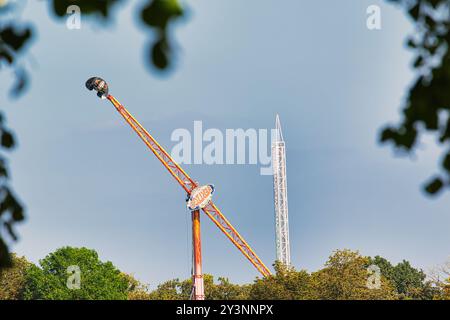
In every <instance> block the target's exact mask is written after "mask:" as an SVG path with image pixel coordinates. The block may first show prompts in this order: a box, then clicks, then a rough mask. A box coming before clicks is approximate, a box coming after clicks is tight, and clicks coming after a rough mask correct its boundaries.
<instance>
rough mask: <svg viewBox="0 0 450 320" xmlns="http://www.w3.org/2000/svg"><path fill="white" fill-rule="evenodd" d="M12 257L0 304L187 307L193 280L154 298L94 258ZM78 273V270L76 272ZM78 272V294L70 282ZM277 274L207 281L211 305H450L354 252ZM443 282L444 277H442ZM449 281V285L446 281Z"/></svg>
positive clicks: (163, 287) (394, 268) (417, 275)
mask: <svg viewBox="0 0 450 320" xmlns="http://www.w3.org/2000/svg"><path fill="white" fill-rule="evenodd" d="M12 257H13V259H12V260H13V264H12V265H13V267H12V268H8V269H5V270H3V271H2V273H1V274H0V300H5V299H8V300H11V299H16V300H17V299H52V300H77V299H88V300H105V299H107V300H125V299H128V300H188V299H189V298H190V296H191V290H192V280H191V279H185V280H180V279H172V280H168V281H165V282H163V283H161V284H159V285H157V286H156V287H155V288H154V289H153V290H150V286H149V285H148V284H144V283H142V282H140V281H139V280H137V279H136V278H134V276H132V275H131V274H128V273H125V272H123V271H120V270H118V269H117V268H116V267H115V266H114V265H113V264H112V263H111V262H102V261H101V260H100V259H99V258H98V254H97V252H96V251H95V250H92V249H87V248H72V247H64V248H60V249H58V250H56V251H55V252H53V253H50V254H49V255H47V256H46V257H45V258H44V259H42V260H40V262H39V265H38V266H37V265H34V264H33V263H31V262H28V261H27V260H26V259H25V258H24V257H21V258H19V257H17V256H16V255H12ZM373 265H377V266H379V270H380V272H381V273H380V275H379V276H380V279H379V280H380V281H379V283H378V285H379V286H375V287H373V286H370V285H369V282H370V276H371V273H369V267H370V266H373ZM74 266H76V267H77V268H73V267H74ZM77 269H78V270H79V275H80V278H79V286H78V287H72V286H71V284H76V281H72V277H73V276H74V273H73V270H77ZM274 269H275V273H274V274H273V275H271V276H268V277H265V278H256V279H255V280H254V281H253V282H252V283H247V284H235V283H232V282H231V281H230V280H229V279H228V278H225V277H218V278H217V281H216V280H215V279H214V276H212V275H210V274H204V286H205V298H206V299H207V300H247V299H252V300H317V299H320V300H396V299H423V300H431V299H450V279H448V280H443V281H435V282H434V283H432V282H431V281H428V280H426V275H425V273H424V272H423V271H422V270H420V269H416V268H414V267H412V266H411V264H410V263H409V262H408V261H406V260H403V261H402V262H400V263H398V264H397V265H393V264H391V263H390V262H389V261H388V260H387V259H385V258H382V257H380V256H376V257H373V258H372V257H366V256H363V255H361V254H360V253H358V252H357V251H351V250H347V249H344V250H337V251H335V252H333V253H332V255H331V256H330V257H329V259H328V261H327V262H326V263H325V265H324V267H323V268H322V269H320V270H317V271H315V272H311V273H310V272H308V271H306V270H300V271H297V270H296V269H295V268H294V267H292V266H290V267H287V266H285V265H283V264H281V263H280V262H275V263H274ZM444 274H445V273H444ZM445 279H447V278H445Z"/></svg>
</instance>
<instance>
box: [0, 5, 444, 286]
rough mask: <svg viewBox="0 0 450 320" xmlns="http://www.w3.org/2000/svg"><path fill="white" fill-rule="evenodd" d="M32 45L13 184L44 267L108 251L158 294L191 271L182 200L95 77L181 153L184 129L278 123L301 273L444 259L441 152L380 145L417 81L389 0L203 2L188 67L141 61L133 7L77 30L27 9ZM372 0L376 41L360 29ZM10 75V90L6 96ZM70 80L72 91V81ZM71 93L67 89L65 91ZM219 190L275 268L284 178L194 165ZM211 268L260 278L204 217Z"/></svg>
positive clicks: (190, 34)
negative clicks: (66, 255)
mask: <svg viewBox="0 0 450 320" xmlns="http://www.w3.org/2000/svg"><path fill="white" fill-rule="evenodd" d="M28 3H29V4H28V6H27V8H26V10H25V11H24V12H23V14H22V19H23V20H32V21H33V22H34V23H35V25H36V27H37V29H38V40H39V41H36V42H35V43H34V44H33V46H32V47H30V53H31V58H28V59H27V60H25V64H26V65H27V66H28V67H29V69H30V70H31V76H32V84H31V87H30V90H29V91H28V92H27V94H26V95H25V96H24V97H23V98H21V99H19V100H17V101H12V100H9V99H8V98H7V97H6V96H5V95H3V96H2V97H1V98H0V103H1V105H2V106H6V115H7V120H8V124H9V125H10V126H11V127H12V128H14V130H15V132H16V134H17V137H18V140H19V147H18V148H17V149H16V150H15V151H14V152H13V154H12V155H11V157H10V159H11V170H12V177H13V179H12V183H13V186H14V189H15V190H16V192H17V193H18V195H20V197H21V199H22V200H23V202H24V203H25V204H26V208H27V216H28V219H27V221H26V223H24V224H23V225H21V226H20V227H19V228H18V231H19V233H20V235H21V239H20V242H18V243H17V244H16V245H14V247H13V249H14V251H16V252H18V253H19V254H21V255H25V256H27V257H28V258H29V259H30V260H32V261H34V262H36V261H38V259H40V258H42V257H44V256H45V255H46V254H48V253H49V252H51V251H53V250H55V249H56V248H58V247H61V246H66V245H70V246H86V247H89V248H93V249H95V250H97V251H98V252H99V254H100V256H101V258H102V259H105V260H111V261H112V262H113V263H114V264H115V265H116V266H118V267H119V268H120V269H121V270H123V271H125V272H128V273H133V274H134V275H135V276H136V277H137V278H138V279H140V280H142V281H144V282H147V283H150V284H151V285H152V287H153V288H154V286H155V285H156V284H157V283H159V282H162V281H164V280H167V279H171V278H176V277H179V278H187V277H188V276H189V274H190V238H189V237H190V233H189V232H188V230H189V214H188V212H187V210H186V208H185V202H184V198H185V195H184V194H183V192H182V191H181V189H180V187H179V186H178V185H177V184H176V183H175V182H174V181H173V180H172V179H171V178H170V176H169V175H168V173H167V172H166V171H165V170H164V169H163V168H162V166H161V165H160V164H159V163H158V161H157V160H156V158H154V156H153V155H152V154H151V153H149V151H148V150H147V149H146V148H145V146H144V145H143V143H142V142H141V141H140V140H139V139H138V138H137V137H136V136H135V135H134V134H133V133H132V132H131V130H130V129H129V128H128V127H127V126H126V125H125V123H124V122H123V120H122V119H121V118H120V117H119V115H118V114H117V113H116V112H115V110H114V109H113V107H112V106H111V105H110V104H109V103H107V102H106V101H100V100H98V99H97V98H96V97H95V96H94V95H93V94H92V93H90V92H88V91H87V90H86V89H85V88H84V82H85V80H86V79H87V78H88V77H90V76H93V75H99V76H102V77H104V78H105V79H107V80H108V82H109V84H110V87H111V92H112V93H113V94H114V95H115V96H116V97H117V98H118V99H119V100H120V101H121V102H122V103H123V104H124V105H125V106H126V107H127V108H128V109H129V110H130V111H131V112H132V113H133V114H134V115H135V116H136V117H137V118H138V119H139V120H140V121H141V123H142V124H143V125H144V126H145V127H146V128H147V129H148V130H149V131H150V132H151V133H152V134H153V135H154V136H155V137H156V138H157V139H158V140H159V141H160V143H161V144H163V145H164V146H167V148H168V149H169V150H170V149H171V147H173V146H174V145H175V143H174V142H172V141H170V135H171V133H172V131H173V130H175V129H177V128H187V129H189V130H192V128H193V121H194V120H202V121H203V126H204V127H205V129H206V128H219V129H221V130H225V129H226V128H271V127H273V125H274V121H275V114H276V113H279V114H280V117H281V121H282V124H283V133H284V138H285V140H286V143H287V159H288V163H287V166H288V167H287V170H288V188H289V210H290V211H289V214H290V230H291V247H292V252H291V256H292V262H293V264H294V265H295V267H297V268H298V269H307V270H309V271H314V270H317V269H318V268H320V267H321V266H322V265H323V263H324V262H325V261H326V260H327V258H328V256H329V255H330V254H331V252H332V251H333V250H335V249H339V248H350V249H358V250H360V251H361V253H363V254H365V255H377V254H379V255H382V256H384V257H386V258H387V259H389V260H391V261H392V262H394V263H396V262H399V261H401V260H402V259H407V260H409V261H411V263H412V264H413V265H416V266H418V267H421V268H423V269H425V270H427V269H428V268H430V267H433V266H434V265H436V264H440V263H443V262H444V261H445V260H446V259H447V258H448V256H449V254H450V233H449V232H448V226H449V225H450V212H449V209H448V208H449V204H450V198H449V195H448V194H444V195H443V196H441V197H439V198H438V199H430V198H428V197H426V196H424V195H423V193H422V192H421V185H422V183H423V182H424V181H425V180H426V179H427V178H428V177H429V176H430V175H431V174H432V173H434V172H435V170H436V169H437V163H438V160H439V158H438V156H439V150H437V149H436V147H434V140H433V138H426V139H424V141H423V142H422V144H421V148H420V150H419V151H418V152H416V154H415V156H414V157H411V158H408V157H407V158H398V157H395V156H394V153H393V152H392V150H391V149H390V148H388V147H381V146H380V145H378V144H377V136H378V132H379V129H380V128H381V127H382V126H383V125H385V124H386V123H389V122H391V123H395V122H396V121H397V120H398V117H399V107H400V106H401V103H402V101H403V99H404V96H405V92H406V91H405V90H406V88H407V87H408V86H409V85H410V84H411V82H412V81H413V79H414V74H413V73H412V71H411V69H410V63H411V59H412V56H411V54H410V53H409V52H408V51H407V50H406V49H405V48H404V42H405V37H406V35H407V34H408V33H410V32H412V26H411V24H410V23H409V22H408V20H406V18H405V17H404V15H403V12H402V11H401V10H399V9H397V8H395V7H393V6H390V5H387V4H385V3H384V1H377V0H372V1H362V0H342V1H334V0H328V1H324V0H323V1H317V0H314V1H312V0H311V1H309V0H308V1H307V0H302V1H298V0H290V1H283V5H282V6H281V5H280V3H279V2H277V1H273V0H270V1H269V0H258V1H256V0H251V1H250V0H249V1H245V2H242V1H237V0H227V1H224V0H215V1H210V0H209V1H208V0H198V1H189V2H188V5H189V11H190V14H189V18H188V19H186V21H185V22H182V23H179V24H178V25H177V27H176V28H175V30H174V31H175V33H174V35H175V39H176V43H177V46H178V47H179V51H178V56H177V62H176V68H175V69H174V70H173V72H171V73H170V74H168V75H165V76H161V75H158V74H157V73H155V72H154V71H151V70H150V69H149V68H148V67H146V58H145V52H146V51H145V48H146V45H147V43H148V39H149V36H148V34H146V32H145V31H144V30H143V29H142V28H141V26H140V24H139V22H138V21H137V19H136V17H137V8H139V5H138V4H137V2H135V1H132V3H131V4H130V1H128V3H129V4H128V5H127V6H126V7H125V8H124V10H121V11H120V12H117V14H116V18H115V22H114V23H112V24H111V25H109V26H108V27H107V28H104V27H102V26H101V25H99V24H96V23H91V22H89V21H83V25H82V28H81V30H72V31H69V30H68V29H67V28H66V26H65V21H64V20H62V21H56V20H54V19H49V18H48V13H49V11H48V8H47V7H46V4H45V2H36V1H28ZM370 4H378V5H380V7H381V10H382V11H381V13H382V30H379V31H369V30H368V29H367V28H366V8H367V7H368V6H369V5H370ZM10 81H11V78H10V74H8V73H5V72H3V73H2V74H0V86H1V87H2V88H5V87H8V86H9V85H10ZM61 85H62V86H61ZM61 87H62V89H61ZM184 167H185V169H186V170H187V171H188V172H189V173H190V174H191V175H192V176H193V177H194V178H195V179H197V180H199V181H200V182H202V183H214V184H215V186H216V193H215V199H216V203H217V205H218V206H219V207H220V208H221V209H222V210H223V212H224V214H225V215H226V216H227V217H228V218H229V220H230V221H231V222H232V223H233V224H234V225H235V227H236V228H237V229H238V230H239V231H240V232H241V234H242V235H243V236H244V237H245V238H246V240H247V241H248V242H249V243H250V245H252V247H253V248H254V249H255V250H256V252H257V253H258V254H259V255H260V257H261V258H262V260H263V261H265V262H266V264H268V265H270V264H271V263H272V262H273V260H274V259H275V241H274V213H273V196H272V192H273V191H272V177H270V176H261V175H260V174H259V167H258V166H255V165H212V166H207V165H204V166H201V165H186V166H184ZM202 221H203V224H202V232H203V234H202V236H203V250H204V251H203V257H204V271H205V272H207V273H212V274H214V275H217V276H221V275H225V276H228V277H230V279H231V280H232V281H236V282H250V281H252V279H253V278H254V277H255V276H257V272H256V270H255V269H254V268H253V267H252V266H251V265H250V263H248V262H247V261H246V260H245V259H244V258H243V256H242V255H241V254H240V253H239V252H238V251H237V250H236V249H235V248H234V246H233V245H232V244H231V243H230V242H229V241H228V240H227V239H226V238H225V237H224V236H223V235H222V234H221V233H220V231H219V230H218V229H217V228H216V227H215V226H214V225H213V224H212V223H211V222H210V221H208V220H207V217H205V216H203V220H202Z"/></svg>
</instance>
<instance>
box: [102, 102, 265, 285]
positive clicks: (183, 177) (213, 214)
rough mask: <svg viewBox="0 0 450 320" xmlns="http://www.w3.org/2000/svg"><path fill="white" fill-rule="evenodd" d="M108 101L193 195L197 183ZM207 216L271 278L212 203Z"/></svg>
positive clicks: (123, 110) (119, 106)
mask: <svg viewBox="0 0 450 320" xmlns="http://www.w3.org/2000/svg"><path fill="white" fill-rule="evenodd" d="M107 99H108V100H109V101H111V103H112V104H113V105H114V107H115V108H116V110H117V111H118V112H119V113H120V114H121V115H122V117H123V118H124V119H125V121H126V122H127V123H128V124H129V125H130V126H131V128H132V129H133V130H134V131H135V132H136V133H137V135H138V136H139V137H140V138H141V139H142V141H144V143H145V144H146V145H147V147H148V148H149V149H150V150H151V151H152V152H153V154H154V155H155V156H156V157H157V158H158V159H159V161H161V163H162V164H163V165H164V167H165V168H166V169H167V170H168V171H169V173H170V174H171V175H172V176H173V177H174V178H175V180H177V182H178V183H179V184H180V185H181V187H182V188H183V189H184V190H185V191H186V192H187V194H191V191H192V190H193V189H194V188H196V187H197V186H198V185H197V183H196V182H195V181H194V180H192V179H191V177H190V176H189V175H188V174H187V173H186V172H185V171H184V170H183V169H182V168H181V167H180V165H179V164H178V163H176V162H175V161H174V160H173V159H172V157H171V156H170V155H169V154H168V153H167V151H166V150H164V148H163V147H162V146H161V145H160V144H159V143H158V142H157V141H156V140H155V139H154V138H153V137H152V136H151V134H150V133H148V132H147V130H145V128H144V127H143V126H142V125H141V124H140V123H139V122H138V121H137V120H136V119H135V118H134V117H133V116H132V115H131V114H130V113H129V112H128V110H127V109H126V108H125V107H124V106H123V105H122V104H121V103H120V102H119V101H117V99H116V98H114V97H113V96H112V95H108V96H107ZM203 211H204V212H205V214H206V215H207V216H208V217H209V218H210V219H211V220H212V221H213V222H214V224H215V225H216V226H217V227H218V228H219V229H220V230H221V231H222V232H223V233H224V234H225V235H226V236H227V238H228V239H229V240H230V241H231V242H232V243H233V244H234V245H235V246H236V247H237V248H238V250H239V251H240V252H241V253H242V254H243V255H244V256H245V257H246V258H247V259H248V260H249V261H250V262H251V263H252V264H253V265H254V266H255V267H256V269H257V270H258V271H259V272H260V273H261V274H262V275H263V276H265V277H266V276H269V275H270V274H271V272H270V270H269V269H268V268H267V267H266V266H265V265H264V263H263V262H262V261H261V259H260V258H259V257H258V256H257V255H256V253H255V252H254V251H253V249H252V248H251V247H250V246H249V245H248V244H247V242H246V241H245V240H244V238H243V237H242V236H241V235H240V234H239V233H238V232H237V231H236V229H235V228H234V227H233V226H232V225H231V223H230V222H229V221H228V220H227V218H225V216H224V215H223V214H222V212H220V210H219V209H218V208H217V207H216V205H215V204H214V203H212V202H210V203H209V204H208V205H207V206H206V207H205V208H203Z"/></svg>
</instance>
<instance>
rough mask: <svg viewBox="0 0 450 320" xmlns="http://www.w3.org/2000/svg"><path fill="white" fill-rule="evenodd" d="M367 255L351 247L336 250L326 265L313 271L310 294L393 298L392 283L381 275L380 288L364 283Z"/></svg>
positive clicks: (324, 296)
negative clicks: (350, 248)
mask: <svg viewBox="0 0 450 320" xmlns="http://www.w3.org/2000/svg"><path fill="white" fill-rule="evenodd" d="M368 266H369V258H368V257H363V256H361V255H360V254H359V253H358V252H355V251H350V250H337V251H335V252H334V254H333V255H331V256H330V258H329V259H328V261H327V263H326V264H325V268H323V269H322V270H319V271H317V272H314V273H312V275H311V281H312V287H313V292H312V298H313V299H325V300H375V299H382V300H391V299H395V298H396V292H395V289H394V287H393V285H392V284H391V283H390V281H389V280H387V279H386V278H385V277H384V276H381V283H380V284H381V285H380V288H379V289H369V287H368V286H367V280H368V271H367V267H368Z"/></svg>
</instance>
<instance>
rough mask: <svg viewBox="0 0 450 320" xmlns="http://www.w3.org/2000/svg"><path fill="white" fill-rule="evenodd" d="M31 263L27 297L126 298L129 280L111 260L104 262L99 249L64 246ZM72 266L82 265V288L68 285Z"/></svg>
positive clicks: (80, 267) (63, 298) (66, 298)
mask: <svg viewBox="0 0 450 320" xmlns="http://www.w3.org/2000/svg"><path fill="white" fill-rule="evenodd" d="M39 264H40V268H39V267H37V266H35V265H31V266H30V267H29V268H28V269H27V271H26V273H27V274H26V284H25V290H24V298H25V299H27V300H34V299H45V300H85V299H87V300H125V299H127V296H128V290H129V283H128V281H127V279H126V278H125V277H124V276H123V275H121V273H120V271H119V270H117V268H116V267H115V266H114V265H113V264H112V263H111V262H109V261H108V262H102V261H100V259H99V258H98V254H97V252H95V251H94V250H90V249H86V248H72V247H64V248H61V249H58V250H56V251H55V252H53V253H50V254H49V255H47V256H46V257H45V258H44V259H42V260H40V261H39ZM69 266H78V267H79V270H80V275H81V282H80V284H81V285H80V288H79V289H74V288H72V289H70V288H69V286H68V285H67V282H68V279H69V277H70V276H71V274H70V273H68V267H69Z"/></svg>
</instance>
